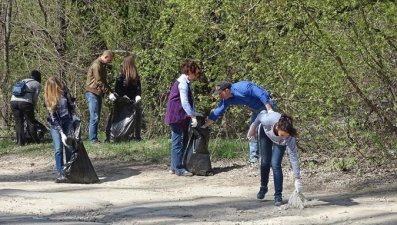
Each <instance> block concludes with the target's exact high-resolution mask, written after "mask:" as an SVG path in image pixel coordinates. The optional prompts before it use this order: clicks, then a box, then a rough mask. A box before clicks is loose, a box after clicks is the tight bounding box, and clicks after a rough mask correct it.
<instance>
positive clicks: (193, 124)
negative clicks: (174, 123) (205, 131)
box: [191, 117, 197, 127]
mask: <svg viewBox="0 0 397 225" xmlns="http://www.w3.org/2000/svg"><path fill="white" fill-rule="evenodd" d="M191 125H192V127H197V119H196V117H193V118H192V123H191Z"/></svg>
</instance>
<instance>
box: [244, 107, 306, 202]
mask: <svg viewBox="0 0 397 225" xmlns="http://www.w3.org/2000/svg"><path fill="white" fill-rule="evenodd" d="M258 126H259V129H257V128H258ZM257 133H259V135H257ZM249 135H250V136H251V137H256V136H258V141H259V148H260V153H261V164H260V174H261V181H260V183H261V187H260V189H259V192H258V194H257V198H258V199H264V198H265V194H266V193H267V191H268V186H267V185H268V182H269V173H270V167H271V168H272V171H273V180H274V205H275V206H280V205H281V204H282V201H283V199H282V192H283V171H282V166H281V161H282V160H283V156H284V153H285V150H286V148H288V155H289V159H290V162H291V165H292V170H293V175H294V178H295V182H294V183H295V190H296V191H298V192H300V191H301V189H302V183H301V180H300V178H301V176H300V168H299V159H298V153H297V146H296V139H295V137H296V135H297V131H296V129H295V128H294V126H293V118H292V116H291V115H289V114H287V113H282V114H280V113H278V112H269V113H267V112H261V113H260V114H259V115H258V116H257V118H256V119H255V121H254V123H253V125H252V127H251V128H250V130H249Z"/></svg>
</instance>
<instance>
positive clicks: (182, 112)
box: [164, 61, 201, 176]
mask: <svg viewBox="0 0 397 225" xmlns="http://www.w3.org/2000/svg"><path fill="white" fill-rule="evenodd" d="M181 73H182V74H181V76H180V77H179V78H178V79H177V80H176V81H175V83H174V84H173V85H172V87H171V90H170V94H169V96H168V102H167V111H166V115H165V121H164V122H165V124H168V125H170V127H171V142H172V144H171V145H172V146H171V168H170V172H171V173H173V174H175V175H178V176H191V175H192V173H190V172H188V171H186V169H185V168H184V167H183V165H182V157H183V153H184V151H185V149H186V146H187V143H188V138H189V137H188V131H189V123H190V125H191V126H192V127H196V126H197V119H196V113H195V110H194V97H193V92H192V89H191V82H193V81H195V80H196V79H197V78H198V77H199V75H200V73H201V69H200V67H199V66H198V65H197V64H196V63H195V62H194V61H187V62H186V63H185V64H183V65H182V69H181Z"/></svg>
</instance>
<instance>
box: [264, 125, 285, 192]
mask: <svg viewBox="0 0 397 225" xmlns="http://www.w3.org/2000/svg"><path fill="white" fill-rule="evenodd" d="M258 141H259V149H260V152H261V166H260V171H261V186H262V187H267V184H268V183H269V173H270V167H272V170H273V180H274V196H281V195H282V192H283V170H282V167H281V161H282V160H283V156H284V153H285V149H286V148H287V146H284V145H278V144H276V143H274V142H273V141H272V140H270V138H269V137H268V136H267V135H266V133H265V130H264V129H263V128H262V125H260V126H259V138H258Z"/></svg>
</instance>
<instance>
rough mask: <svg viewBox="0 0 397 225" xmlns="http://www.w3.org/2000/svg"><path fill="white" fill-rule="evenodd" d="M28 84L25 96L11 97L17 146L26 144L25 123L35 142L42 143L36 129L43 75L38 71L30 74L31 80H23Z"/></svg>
mask: <svg viewBox="0 0 397 225" xmlns="http://www.w3.org/2000/svg"><path fill="white" fill-rule="evenodd" d="M23 81H24V82H25V83H26V93H25V95H23V96H18V97H17V96H15V95H12V96H11V102H10V105H11V111H12V114H13V116H14V119H15V132H16V139H17V141H16V144H17V145H19V146H23V145H25V144H26V140H25V133H24V125H23V123H24V121H25V120H26V123H27V128H28V131H29V133H30V136H31V139H32V140H33V142H36V143H40V141H39V138H38V136H37V131H36V127H35V123H36V122H35V121H36V120H35V112H34V109H35V108H36V106H37V101H38V98H39V94H40V91H41V88H42V87H41V73H40V72H39V71H38V70H33V71H31V72H30V75H29V78H27V79H24V80H23Z"/></svg>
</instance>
